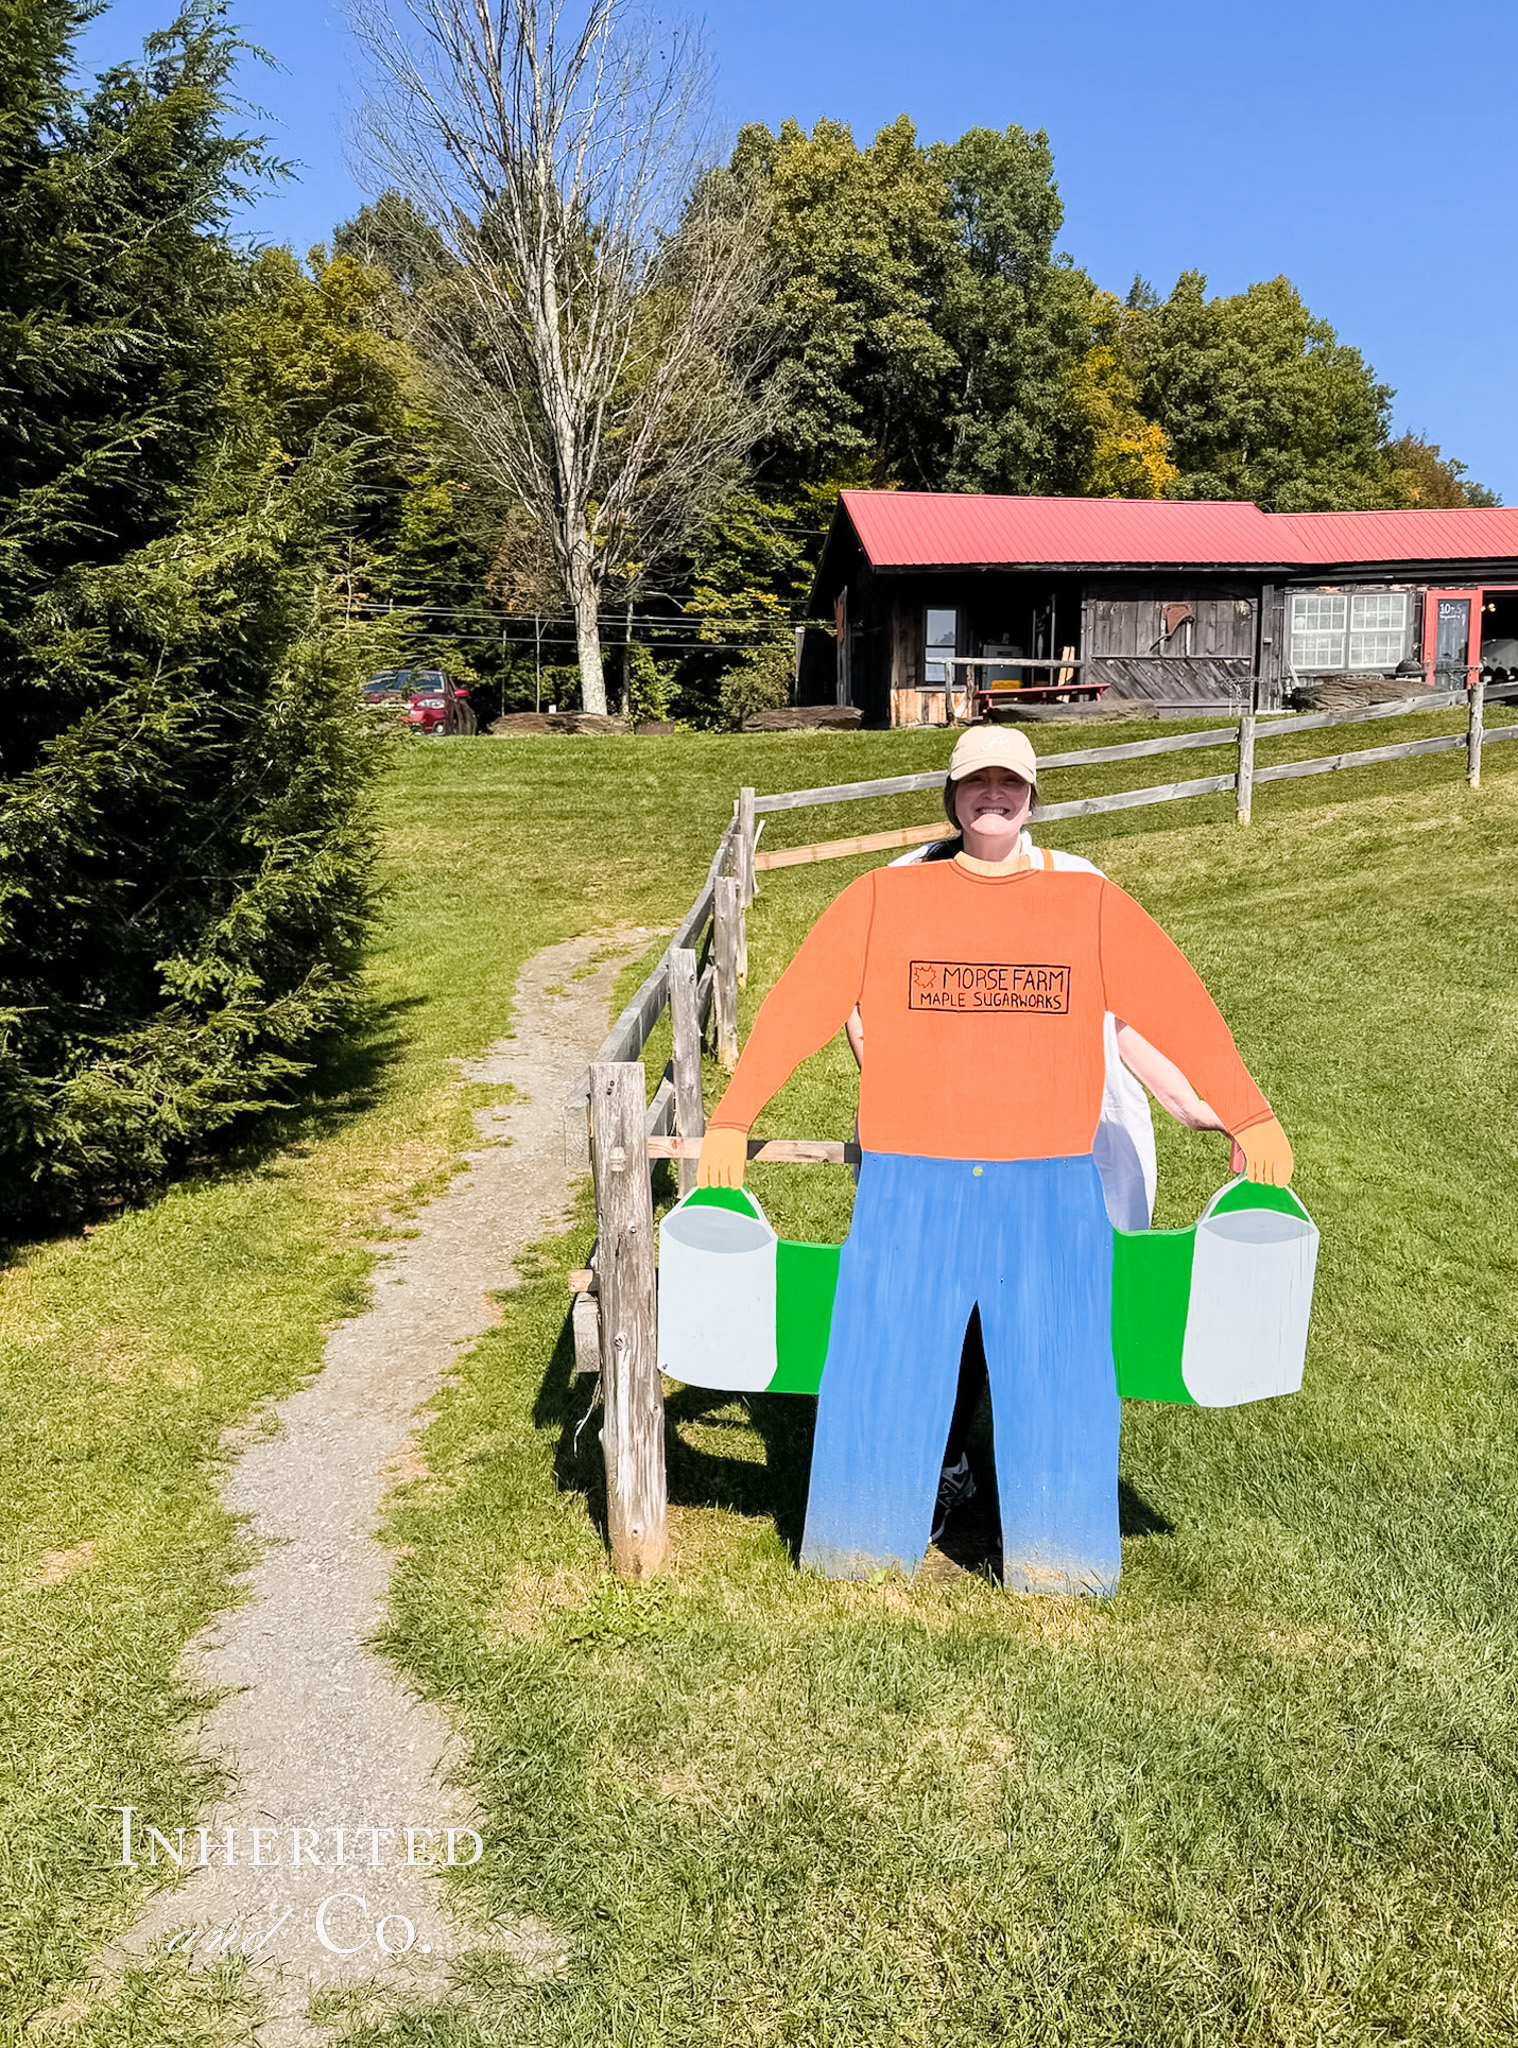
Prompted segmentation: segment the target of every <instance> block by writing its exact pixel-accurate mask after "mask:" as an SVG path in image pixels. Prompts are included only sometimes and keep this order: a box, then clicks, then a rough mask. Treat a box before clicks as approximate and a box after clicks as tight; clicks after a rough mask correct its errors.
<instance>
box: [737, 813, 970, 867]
mask: <svg viewBox="0 0 1518 2048" xmlns="http://www.w3.org/2000/svg"><path fill="white" fill-rule="evenodd" d="M948 836H949V821H948V819H947V818H940V819H939V821H938V823H937V824H936V825H904V826H903V827H902V828H901V830H900V831H899V832H866V833H865V834H864V835H863V837H862V838H858V839H823V840H819V841H818V843H817V844H816V845H815V846H782V847H778V848H777V849H776V850H775V852H774V853H761V854H760V855H759V856H758V859H757V860H756V862H755V865H756V866H757V867H761V868H800V867H807V866H809V865H810V864H811V863H812V862H813V861H819V860H844V859H846V858H847V857H848V856H849V855H850V854H853V853H884V852H885V851H886V850H887V848H889V847H893V846H926V845H928V844H929V843H930V841H932V840H934V839H946V838H948Z"/></svg>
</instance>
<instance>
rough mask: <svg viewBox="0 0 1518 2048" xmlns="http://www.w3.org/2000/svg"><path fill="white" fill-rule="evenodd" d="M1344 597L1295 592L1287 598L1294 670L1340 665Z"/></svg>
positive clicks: (1346, 609) (1345, 616) (1345, 607)
mask: <svg viewBox="0 0 1518 2048" xmlns="http://www.w3.org/2000/svg"><path fill="white" fill-rule="evenodd" d="M1348 617H1349V599H1348V598H1347V597H1319V596H1317V595H1316V594H1313V595H1298V596H1294V597H1293V598H1292V600H1291V665H1292V667H1293V668H1294V669H1325V668H1326V669H1340V668H1343V666H1344V628H1345V625H1346V622H1347V620H1348Z"/></svg>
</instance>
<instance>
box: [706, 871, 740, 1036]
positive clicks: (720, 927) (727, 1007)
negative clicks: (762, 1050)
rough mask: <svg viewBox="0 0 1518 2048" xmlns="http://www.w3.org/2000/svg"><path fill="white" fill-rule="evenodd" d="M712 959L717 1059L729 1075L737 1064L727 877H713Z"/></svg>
mask: <svg viewBox="0 0 1518 2048" xmlns="http://www.w3.org/2000/svg"><path fill="white" fill-rule="evenodd" d="M712 956H713V964H714V965H715V967H716V970H717V978H716V981H715V982H714V983H713V994H714V996H715V998H716V1001H715V1009H716V1016H717V1058H718V1059H719V1060H720V1061H721V1062H722V1064H723V1066H724V1067H726V1068H727V1070H728V1072H729V1073H731V1072H732V1070H733V1068H734V1067H735V1066H737V1064H738V884H737V882H736V881H735V880H734V879H733V877H732V876H731V875H719V876H718V877H717V909H716V915H715V917H714V919H713V921H712Z"/></svg>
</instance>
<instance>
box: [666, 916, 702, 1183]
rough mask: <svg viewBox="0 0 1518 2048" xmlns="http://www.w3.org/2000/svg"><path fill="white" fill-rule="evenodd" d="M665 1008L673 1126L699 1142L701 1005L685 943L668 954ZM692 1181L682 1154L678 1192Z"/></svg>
mask: <svg viewBox="0 0 1518 2048" xmlns="http://www.w3.org/2000/svg"><path fill="white" fill-rule="evenodd" d="M669 1009H670V1025H671V1029H672V1031H673V1033H674V1040H675V1055H674V1069H675V1129H676V1130H677V1131H678V1132H679V1134H680V1136H681V1137H682V1138H689V1139H691V1140H692V1141H693V1142H695V1143H696V1144H699V1143H700V1141H701V1136H702V1133H703V1132H704V1131H705V1129H706V1109H705V1105H704V1104H703V1102H702V1100H701V1009H700V998H699V996H698V995H697V992H696V956H695V953H694V952H693V951H692V950H691V949H690V948H689V947H686V946H682V947H681V948H680V950H679V952H678V953H672V954H671V955H670V961H669ZM695 1185H696V1165H695V1161H694V1160H693V1159H690V1158H688V1157H686V1156H685V1155H683V1154H682V1155H681V1159H680V1193H681V1195H682V1196H685V1195H688V1194H689V1193H690V1192H691V1190H692V1188H694V1187H695Z"/></svg>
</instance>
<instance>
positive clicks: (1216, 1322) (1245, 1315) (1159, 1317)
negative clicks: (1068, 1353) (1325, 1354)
mask: <svg viewBox="0 0 1518 2048" xmlns="http://www.w3.org/2000/svg"><path fill="white" fill-rule="evenodd" d="M1113 1238H1114V1258H1113V1267H1112V1349H1113V1355H1114V1356H1115V1358H1116V1360H1117V1388H1118V1392H1119V1393H1120V1394H1123V1395H1126V1396H1127V1397H1128V1398H1129V1399H1130V1400H1138V1401H1190V1402H1194V1403H1195V1404H1196V1405H1197V1406H1198V1407H1200V1408H1233V1407H1236V1406H1238V1405H1239V1403H1241V1402H1244V1401H1265V1400H1269V1399H1270V1398H1271V1397H1272V1396H1273V1395H1276V1394H1294V1393H1296V1392H1297V1391H1298V1389H1299V1388H1300V1387H1301V1384H1302V1367H1303V1364H1304V1362H1305V1360H1306V1357H1307V1323H1308V1317H1309V1316H1310V1314H1311V1312H1312V1283H1313V1275H1314V1272H1315V1271H1316V1268H1317V1262H1318V1226H1317V1225H1316V1224H1315V1223H1314V1222H1313V1220H1312V1218H1311V1217H1310V1216H1309V1215H1308V1213H1307V1211H1306V1210H1305V1209H1304V1208H1303V1207H1302V1204H1301V1203H1300V1202H1299V1201H1298V1200H1297V1198H1296V1196H1295V1195H1294V1194H1293V1193H1292V1192H1291V1190H1290V1189H1289V1188H1272V1187H1264V1186H1259V1185H1256V1184H1255V1183H1253V1182H1250V1181H1245V1180H1236V1181H1232V1182H1230V1183H1229V1185H1228V1186H1227V1187H1226V1188H1224V1189H1222V1191H1221V1192H1220V1193H1218V1194H1216V1195H1214V1196H1213V1198H1212V1200H1211V1201H1210V1202H1209V1203H1208V1204H1207V1207H1206V1208H1205V1209H1204V1210H1203V1211H1202V1213H1201V1215H1200V1216H1199V1217H1198V1218H1197V1220H1196V1222H1195V1223H1193V1224H1192V1225H1191V1226H1190V1227H1189V1228H1188V1229H1186V1230H1117V1231H1114V1232H1113Z"/></svg>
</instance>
